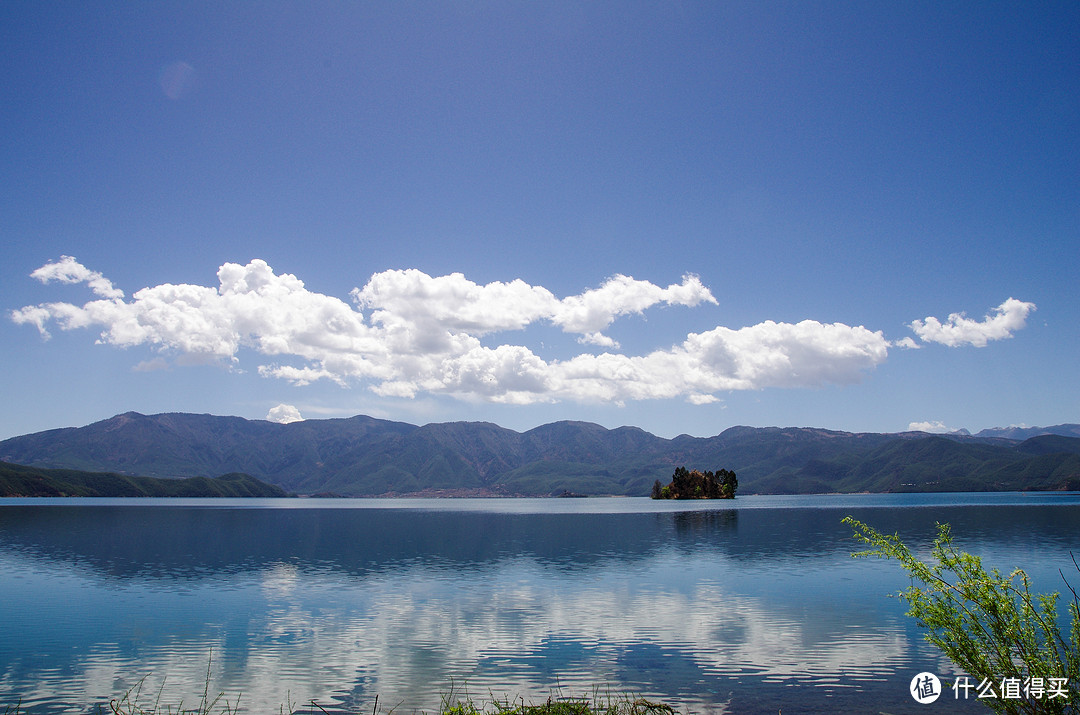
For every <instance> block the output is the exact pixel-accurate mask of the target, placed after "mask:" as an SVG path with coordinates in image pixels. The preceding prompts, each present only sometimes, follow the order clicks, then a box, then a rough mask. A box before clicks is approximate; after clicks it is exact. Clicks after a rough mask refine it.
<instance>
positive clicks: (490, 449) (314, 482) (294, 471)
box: [0, 412, 1080, 496]
mask: <svg viewBox="0 0 1080 715" xmlns="http://www.w3.org/2000/svg"><path fill="white" fill-rule="evenodd" d="M1024 430H1025V431H1024V433H1023V434H1024V435H1028V434H1030V436H1025V439H1022V440H1021V439H1011V438H1008V437H1005V436H1002V435H1000V434H999V433H998V432H997V431H993V430H991V431H989V432H988V431H987V430H984V431H983V432H980V433H978V434H976V435H969V434H957V433H953V434H946V435H937V434H928V433H924V432H899V433H874V432H845V431H840V430H829V429H823V428H814V427H749V426H745V425H736V426H732V427H729V428H727V429H725V430H724V431H722V432H720V433H719V434H717V435H714V436H712V437H693V436H690V435H679V436H677V437H674V438H672V439H667V438H663V437H658V436H656V435H653V434H651V433H649V432H646V431H645V430H642V429H640V428H638V427H633V426H622V427H617V428H614V429H608V428H606V427H603V426H602V425H598V424H595V423H591V422H579V421H572V420H565V421H559V422H552V423H548V424H545V425H540V426H538V427H534V428H532V429H529V430H526V431H524V432H516V431H514V430H511V429H507V428H505V427H501V426H499V425H497V424H494V423H490V422H440V423H430V424H426V425H422V426H417V425H412V424H408V423H404V422H395V421H390V420H381V419H378V418H374V417H370V416H367V415H356V416H353V417H347V418H333V419H321V420H304V421H299V422H293V423H289V424H278V423H275V422H270V421H266V420H248V419H245V418H242V417H228V416H215V415H208V414H202V415H198V414H190V413H179V412H173V413H161V414H157V415H143V414H140V413H138V412H125V413H122V414H119V415H116V416H114V417H111V418H109V419H106V420H101V421H99V422H94V423H92V424H89V425H86V426H84V427H64V428H59V429H54V430H46V431H43V432H37V433H32V434H28V435H22V436H19V437H13V438H10V439H7V440H4V441H2V442H0V460H3V461H5V462H11V463H16V464H23V465H28V466H31V467H37V468H52V469H57V468H60V469H75V470H82V471H95V472H114V473H118V474H126V475H138V476H149V477H164V478H180V477H195V476H208V475H216V474H229V473H246V474H250V475H252V476H253V477H255V478H257V479H260V480H262V481H265V482H268V483H271V484H275V485H277V486H280V487H282V488H283V489H285V490H287V491H290V492H297V493H302V494H314V493H325V492H331V493H336V494H341V495H346V496H369V495H383V494H415V493H448V492H449V493H471V494H490V495H547V494H558V493H562V492H563V491H569V492H572V493H586V494H631V495H641V496H644V495H647V494H648V493H649V490H650V488H651V486H652V483H653V481H655V480H656V479H661V480H664V479H667V478H668V477H670V474H671V472H672V471H673V470H674V468H675V467H678V466H684V465H685V466H688V467H690V468H702V469H712V470H715V469H720V468H725V469H731V470H733V471H735V472H736V473H737V474H738V475H739V484H740V493H742V494H752V493H791V494H798V493H814V492H855V491H969V490H1000V489H1065V488H1080V425H1072V424H1065V425H1056V426H1054V427H1049V428H1041V429H1040V428H1024ZM1035 432H1037V433H1038V434H1034V433H1035Z"/></svg>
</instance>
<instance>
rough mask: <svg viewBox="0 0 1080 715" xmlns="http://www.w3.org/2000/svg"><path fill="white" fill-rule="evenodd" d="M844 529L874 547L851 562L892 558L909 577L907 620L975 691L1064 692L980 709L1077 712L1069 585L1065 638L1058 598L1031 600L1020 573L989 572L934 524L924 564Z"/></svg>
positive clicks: (1076, 621)
mask: <svg viewBox="0 0 1080 715" xmlns="http://www.w3.org/2000/svg"><path fill="white" fill-rule="evenodd" d="M844 523H846V524H849V525H850V526H852V527H853V528H854V529H855V538H857V539H858V540H860V541H862V542H863V543H865V544H867V545H869V546H871V547H873V548H872V549H870V550H868V551H863V552H860V553H857V554H853V556H878V557H882V558H887V559H895V560H896V561H898V562H899V563H900V565H901V566H903V567H904V569H905V570H906V571H907V572H908V575H909V576H911V579H912V585H911V586H910V587H908V589H907V590H906V591H903V592H902V593H901V594H900V597H901V598H902V599H904V601H906V602H907V604H908V606H909V607H910V608H909V610H908V615H910V616H912V617H913V618H915V619H917V620H918V622H919V625H920V626H922V627H923V628H925V629H926V634H925V635H926V639H927V640H928V641H930V642H931V643H933V644H934V645H935V646H937V647H938V648H939V649H940V650H941V652H942V653H944V654H945V655H946V656H948V658H949V659H950V660H951V661H952V662H953V663H955V664H956V665H957V666H958V667H959V669H960V670H961V671H963V672H964V673H965V674H966V675H967V676H968V678H970V680H971V681H972V683H971V684H972V685H973V686H979V685H980V684H981V683H984V682H985V683H989V685H990V686H991V687H992V688H993V690H994V691H997V692H998V693H1000V692H1001V691H1000V690H998V688H999V687H1000V688H1001V689H1002V690H1003V689H1004V688H1005V687H1006V686H1005V683H1006V682H1015V683H1019V684H1028V685H1032V684H1033V683H1038V684H1039V686H1040V688H1041V687H1042V686H1047V688H1048V686H1049V685H1050V684H1052V683H1053V684H1056V685H1058V686H1059V687H1060V689H1061V690H1063V691H1064V697H1057V698H1051V697H1048V696H1047V694H1046V693H1042V692H1041V691H1040V690H1034V691H1032V690H1029V689H1028V688H1027V687H1026V686H1024V687H1022V688H1021V689H1020V690H1019V691H1018V692H1017V697H1016V698H1005V697H1002V696H1001V695H1000V694H999V695H998V696H997V697H995V698H990V697H987V698H984V699H983V700H982V702H983V703H985V704H986V705H987V706H988V707H990V708H992V709H993V710H995V711H996V712H1000V713H1010V714H1011V713H1077V712H1080V597H1078V596H1077V593H1076V591H1074V590H1073V589H1072V586H1069V590H1070V591H1071V592H1072V596H1073V598H1072V601H1071V602H1070V603H1069V604H1068V614H1069V617H1070V621H1071V628H1070V635H1069V636H1068V638H1066V636H1064V635H1063V634H1062V633H1061V629H1060V628H1059V626H1058V612H1057V601H1058V597H1059V594H1057V593H1052V594H1032V593H1031V590H1030V581H1029V579H1028V575H1027V574H1026V573H1025V572H1024V570H1023V569H1016V570H1014V571H1013V572H1012V573H1010V574H1009V575H1007V576H1005V575H1002V574H1001V573H1000V572H999V571H998V570H997V569H991V570H989V571H987V570H986V568H985V567H983V565H982V560H981V559H980V558H979V557H978V556H974V555H972V554H968V553H964V552H962V551H959V550H957V549H956V548H955V547H954V546H953V545H952V535H951V533H950V530H949V526H948V525H947V524H939V525H938V535H937V538H935V539H934V546H933V549H932V550H931V556H932V560H931V562H930V563H924V562H923V561H922V560H920V559H919V558H917V557H916V556H915V555H914V554H913V553H912V552H911V550H910V549H909V548H908V547H907V546H905V545H904V543H903V542H902V541H901V540H900V537H899V536H898V535H896V534H893V535H885V534H882V533H880V532H878V531H876V530H875V529H873V528H872V527H870V526H867V525H866V524H863V523H861V522H859V521H856V520H855V519H853V518H851V517H850V516H849V517H847V518H845V519H844ZM1074 564H1075V560H1074ZM1078 569H1080V566H1078ZM1062 577H1063V578H1064V575H1062ZM1066 585H1068V582H1067V581H1066ZM958 680H959V678H958ZM967 684H968V682H967V681H965V686H966V685H967ZM1032 687H1034V686H1033V685H1032ZM965 692H967V691H966V690H965ZM1033 692H1034V694H1032V693H1033Z"/></svg>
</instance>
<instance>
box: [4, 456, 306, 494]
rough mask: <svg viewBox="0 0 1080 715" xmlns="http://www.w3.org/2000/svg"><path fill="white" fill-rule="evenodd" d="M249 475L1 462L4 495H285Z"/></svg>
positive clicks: (280, 490) (278, 488)
mask: <svg viewBox="0 0 1080 715" xmlns="http://www.w3.org/2000/svg"><path fill="white" fill-rule="evenodd" d="M284 496H288V494H287V493H286V492H285V490H283V489H282V488H281V487H276V486H273V485H271V484H266V483H264V482H260V481H259V480H258V479H255V478H254V477H251V476H249V475H247V474H239V473H233V474H225V475H223V476H220V477H217V478H216V479H209V478H207V477H189V478H186V479H156V478H154V477H132V476H127V475H124V474H114V473H110V472H80V471H76V470H73V469H37V468H35V467H24V466H22V465H18V464H8V463H7V462H0V497H284Z"/></svg>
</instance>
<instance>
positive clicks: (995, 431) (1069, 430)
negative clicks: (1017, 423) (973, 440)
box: [975, 424, 1080, 440]
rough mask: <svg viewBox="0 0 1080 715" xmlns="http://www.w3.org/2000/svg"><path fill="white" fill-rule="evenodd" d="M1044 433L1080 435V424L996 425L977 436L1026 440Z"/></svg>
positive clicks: (1064, 435)
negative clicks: (1039, 425)
mask: <svg viewBox="0 0 1080 715" xmlns="http://www.w3.org/2000/svg"><path fill="white" fill-rule="evenodd" d="M1044 434H1056V435H1059V436H1061V437H1080V425H1075V424H1065V425H1054V426H1053V427H994V428H992V429H984V430H982V431H981V432H979V433H977V434H976V435H975V436H976V437H1000V438H1004V439H1016V440H1025V439H1031V438H1032V437H1038V436H1039V435H1044Z"/></svg>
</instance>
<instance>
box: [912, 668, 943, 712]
mask: <svg viewBox="0 0 1080 715" xmlns="http://www.w3.org/2000/svg"><path fill="white" fill-rule="evenodd" d="M909 690H910V692H911V697H913V698H915V702H917V703H920V704H921V705H929V704H930V703H932V702H934V701H935V700H937V699H938V696H940V695H941V681H940V680H938V677H937V676H936V675H934V674H933V673H919V674H918V675H916V676H915V677H914V678H912V679H911V687H910V689H909Z"/></svg>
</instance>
